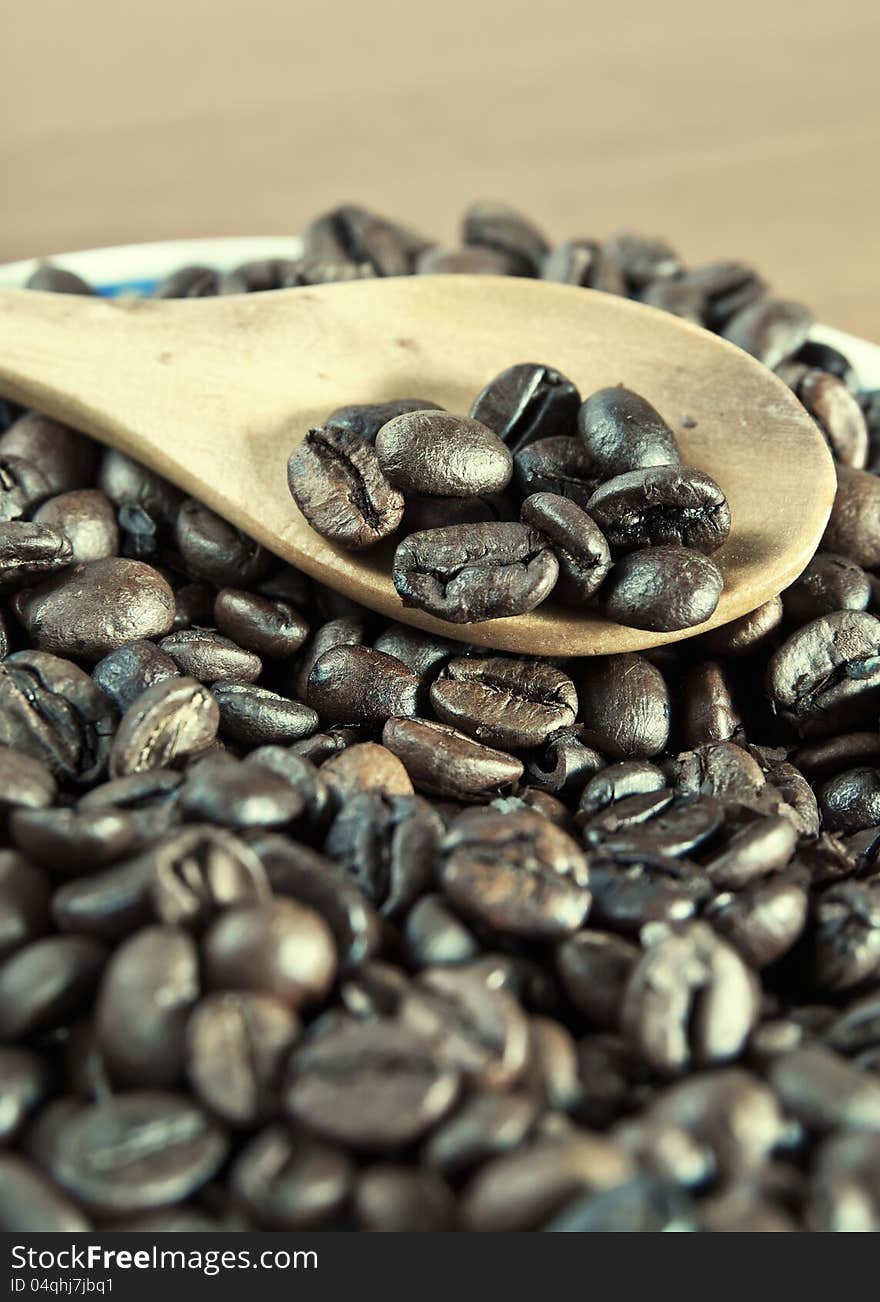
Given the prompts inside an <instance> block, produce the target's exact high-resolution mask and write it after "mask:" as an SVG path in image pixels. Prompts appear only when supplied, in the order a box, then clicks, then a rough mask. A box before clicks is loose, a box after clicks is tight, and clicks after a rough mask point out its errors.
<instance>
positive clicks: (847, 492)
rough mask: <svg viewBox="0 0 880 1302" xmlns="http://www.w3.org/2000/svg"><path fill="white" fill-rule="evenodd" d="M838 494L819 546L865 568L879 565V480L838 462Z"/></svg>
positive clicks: (874, 476) (864, 471) (874, 567)
mask: <svg viewBox="0 0 880 1302" xmlns="http://www.w3.org/2000/svg"><path fill="white" fill-rule="evenodd" d="M836 470H837V494H836V496H835V498H834V505H833V506H832V508H831V515H830V517H829V520H828V524H827V526H826V529H825V537H824V538H823V539H822V544H821V545H822V550H823V551H829V552H835V553H837V554H839V555H841V556H846V557H847V558H848V559H849V560H850V561H852V562H853V563H854V564H856V565H861V566H863V567H864V568H865V569H869V570H871V569H876V568H877V566H878V565H880V483H878V480H877V476H876V475H874V474H871V473H869V472H868V471H867V470H857V469H855V468H853V467H851V466H844V465H840V464H838V465H837V466H836Z"/></svg>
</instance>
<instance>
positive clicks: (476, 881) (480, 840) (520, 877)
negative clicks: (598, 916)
mask: <svg viewBox="0 0 880 1302" xmlns="http://www.w3.org/2000/svg"><path fill="white" fill-rule="evenodd" d="M588 881H589V874H588V871H587V861H586V858H585V856H584V854H583V852H582V851H581V850H580V849H579V848H578V846H577V844H576V843H575V842H574V841H573V840H572V839H571V837H569V836H567V835H566V834H565V833H564V832H561V831H560V830H559V829H558V828H556V827H554V826H553V825H552V824H551V823H548V822H547V821H546V819H543V818H541V817H540V815H538V814H534V813H531V812H526V811H523V812H521V813H510V814H506V815H504V814H496V813H493V812H491V811H483V810H472V811H468V812H467V813H465V814H462V815H460V817H459V818H457V819H456V820H455V822H454V823H453V825H452V827H451V828H450V830H449V832H448V833H447V835H446V838H445V839H444V842H443V845H442V863H441V867H440V882H441V885H442V886H443V890H444V891H445V893H446V895H447V896H448V898H449V900H450V901H451V903H452V905H453V906H454V907H455V908H456V909H458V910H461V911H462V912H463V913H465V914H467V915H468V916H470V917H475V918H478V919H480V921H482V922H484V923H486V924H487V925H488V926H490V927H492V928H493V929H494V930H497V931H500V932H502V933H507V934H511V935H515V936H516V935H519V936H529V937H535V938H544V937H554V936H562V935H567V934H568V933H570V932H573V931H576V930H577V928H578V927H580V926H581V925H582V924H583V922H584V919H585V918H586V915H587V912H588V910H589V907H590V893H589V891H588V890H587V884H588Z"/></svg>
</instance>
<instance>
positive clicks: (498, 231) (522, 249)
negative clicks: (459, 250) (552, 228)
mask: <svg viewBox="0 0 880 1302" xmlns="http://www.w3.org/2000/svg"><path fill="white" fill-rule="evenodd" d="M464 242H465V244H476V245H478V246H479V247H481V248H487V249H494V250H495V251H496V252H497V253H504V254H506V255H507V256H508V257H509V258H510V259H511V261H512V262H513V274H515V275H521V276H534V275H537V273H538V271H539V269H540V266H541V263H542V262H543V260H544V257H545V256H546V254H547V241H546V240H545V239H544V236H543V235H542V234H541V232H540V231H539V230H538V229H537V228H536V227H535V226H533V225H532V223H531V222H530V221H528V220H527V219H526V218H525V217H523V216H522V214H521V213H518V212H517V211H516V209H515V208H511V207H509V206H508V205H507V204H504V203H493V202H489V201H487V200H481V201H479V202H477V203H472V204H471V205H470V207H469V208H468V210H467V212H466V213H465V215H464Z"/></svg>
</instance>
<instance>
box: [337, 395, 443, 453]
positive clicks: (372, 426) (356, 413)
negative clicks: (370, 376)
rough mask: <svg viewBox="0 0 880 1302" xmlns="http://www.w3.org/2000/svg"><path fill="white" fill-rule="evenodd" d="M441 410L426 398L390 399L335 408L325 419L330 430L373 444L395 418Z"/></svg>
mask: <svg viewBox="0 0 880 1302" xmlns="http://www.w3.org/2000/svg"><path fill="white" fill-rule="evenodd" d="M442 410H443V408H442V407H440V406H438V404H437V403H436V402H431V401H430V400H429V399H427V398H392V399H391V400H390V401H389V402H364V403H355V404H353V405H351V406H349V407H337V409H336V410H335V411H332V412H331V413H330V415H329V416H328V417H327V422H326V423H327V426H328V428H330V429H344V430H348V431H349V432H350V433H351V434H357V435H358V436H359V437H360V438H362V439H363V440H364V441H365V442H366V443H375V441H376V435H377V434H378V433H379V430H380V429H381V428H382V426H383V425H387V424H388V422H389V421H390V420H394V418H395V416H403V415H404V414H405V413H406V412H408V411H442Z"/></svg>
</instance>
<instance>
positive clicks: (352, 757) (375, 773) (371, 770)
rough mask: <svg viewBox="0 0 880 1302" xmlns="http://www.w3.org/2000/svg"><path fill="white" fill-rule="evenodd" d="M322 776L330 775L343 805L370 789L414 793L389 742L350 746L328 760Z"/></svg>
mask: <svg viewBox="0 0 880 1302" xmlns="http://www.w3.org/2000/svg"><path fill="white" fill-rule="evenodd" d="M389 722H390V721H389ZM399 722H401V723H403V722H405V721H404V720H400V721H399ZM437 726H438V727H439V726H440V725H437ZM321 776H322V777H323V778H325V779H326V781H327V784H328V786H329V787H330V790H331V792H332V794H333V797H334V800H335V803H336V804H337V805H340V806H342V805H345V804H346V802H347V801H349V800H350V799H352V797H354V796H361V795H364V794H365V793H366V792H370V791H372V792H376V793H377V794H378V795H382V796H411V795H412V793H413V784H412V782H411V780H410V777H409V774H408V773H407V771H406V768H405V767H404V765H403V763H402V761H401V760H400V759H399V758H398V757H397V755H396V754H394V752H393V751H392V750H391V749H389V748H388V747H387V746H380V745H378V744H377V743H376V742H373V741H362V742H357V743H356V744H354V745H350V746H346V747H345V749H344V750H342V751H340V752H339V753H338V754H337V755H334V756H332V757H331V758H330V759H329V760H327V762H326V764H324V765H323V767H322V769H321Z"/></svg>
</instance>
